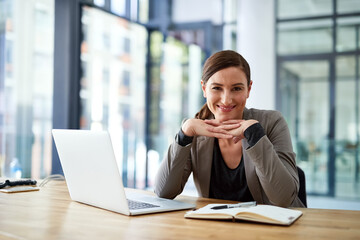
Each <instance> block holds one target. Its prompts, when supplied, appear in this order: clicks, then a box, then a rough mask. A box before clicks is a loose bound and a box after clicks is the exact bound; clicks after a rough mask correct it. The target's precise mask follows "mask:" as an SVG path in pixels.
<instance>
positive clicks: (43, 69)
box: [0, 0, 54, 178]
mask: <svg viewBox="0 0 360 240" xmlns="http://www.w3.org/2000/svg"><path fill="white" fill-rule="evenodd" d="M24 4H25V6H24ZM0 9H1V18H0V26H5V27H4V28H3V27H0V55H1V57H0V76H1V77H0V168H1V172H0V173H1V175H2V176H6V177H25V178H30V177H31V178H43V177H46V176H47V175H49V174H50V172H51V147H52V138H51V129H52V100H53V51H54V46H53V43H54V27H53V26H54V1H40V0H38V1H37V0H35V1H26V2H23V1H10V0H8V1H1V2H0ZM24 39H26V41H24ZM3 53H4V54H3Z"/></svg>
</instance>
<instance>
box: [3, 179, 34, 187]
mask: <svg viewBox="0 0 360 240" xmlns="http://www.w3.org/2000/svg"><path fill="white" fill-rule="evenodd" d="M22 185H36V180H30V179H29V180H16V181H10V180H9V179H7V180H6V181H5V182H3V183H0V189H1V188H5V187H7V186H9V187H14V186H22Z"/></svg>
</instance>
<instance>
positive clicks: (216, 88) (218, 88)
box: [212, 87, 221, 90]
mask: <svg viewBox="0 0 360 240" xmlns="http://www.w3.org/2000/svg"><path fill="white" fill-rule="evenodd" d="M212 89H213V90H220V89H221V88H220V87H213V88H212Z"/></svg>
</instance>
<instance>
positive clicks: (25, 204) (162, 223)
mask: <svg viewBox="0 0 360 240" xmlns="http://www.w3.org/2000/svg"><path fill="white" fill-rule="evenodd" d="M177 199H179V200H182V201H186V202H192V203H196V205H197V207H198V208H199V207H203V206H204V205H206V204H208V203H214V202H220V201H215V200H213V199H206V198H196V197H187V196H179V197H178V198H177ZM0 207H1V210H0V239H131V240H132V239H231V240H234V239H306V240H310V239H341V240H343V239H360V211H347V210H324V209H301V210H302V211H303V216H302V217H301V218H300V219H298V220H297V221H296V222H295V223H294V224H293V225H291V226H288V227H283V226H276V225H266V224H257V223H248V222H230V221H214V220H195V219H185V218H184V213H185V212H186V211H176V212H168V213H160V214H150V215H142V216H134V217H128V216H124V215H121V214H117V213H113V212H110V211H106V210H103V209H99V208H95V207H91V206H87V205H84V204H81V203H77V202H73V201H71V199H70V197H69V194H68V191H67V187H66V184H65V182H55V181H52V182H49V183H48V184H47V185H45V186H44V187H43V188H41V190H40V191H36V192H24V193H13V194H6V193H1V192H0Z"/></svg>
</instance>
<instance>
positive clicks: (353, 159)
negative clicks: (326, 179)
mask: <svg viewBox="0 0 360 240" xmlns="http://www.w3.org/2000/svg"><path fill="white" fill-rule="evenodd" d="M358 60H359V59H358ZM358 67H359V66H358ZM358 71H359V70H358ZM358 74H359V73H358ZM358 81H359V76H357V78H356V57H355V56H344V57H338V58H337V60H336V96H337V97H336V121H335V122H336V134H335V136H336V141H335V144H336V148H335V150H336V162H335V163H336V188H335V189H336V193H335V195H336V196H338V197H352V198H355V197H357V196H359V194H360V192H359V191H358V190H356V189H358V181H359V171H360V168H359V133H360V122H359V109H358V107H359V89H358V88H356V86H358V85H357V84H359V82H358ZM354 190H355V191H354Z"/></svg>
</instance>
